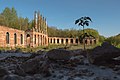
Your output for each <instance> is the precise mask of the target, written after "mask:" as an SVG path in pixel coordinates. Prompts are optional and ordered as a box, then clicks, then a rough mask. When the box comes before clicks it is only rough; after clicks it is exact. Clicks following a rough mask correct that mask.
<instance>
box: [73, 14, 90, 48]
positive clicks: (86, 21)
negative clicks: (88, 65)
mask: <svg viewBox="0 0 120 80" xmlns="http://www.w3.org/2000/svg"><path fill="white" fill-rule="evenodd" d="M90 21H91V22H92V20H91V18H90V17H86V16H85V17H81V18H79V19H77V20H75V24H78V26H82V27H83V40H84V50H85V39H84V38H85V34H86V33H85V31H84V26H85V25H86V26H89V22H90Z"/></svg>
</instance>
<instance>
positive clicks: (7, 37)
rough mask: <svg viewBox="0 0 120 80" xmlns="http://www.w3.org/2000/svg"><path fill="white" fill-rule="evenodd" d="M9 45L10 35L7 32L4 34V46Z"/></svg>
mask: <svg viewBox="0 0 120 80" xmlns="http://www.w3.org/2000/svg"><path fill="white" fill-rule="evenodd" d="M9 43H10V35H9V32H7V33H6V44H9Z"/></svg>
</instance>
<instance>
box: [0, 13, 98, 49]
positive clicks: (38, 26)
mask: <svg viewBox="0 0 120 80" xmlns="http://www.w3.org/2000/svg"><path fill="white" fill-rule="evenodd" d="M34 24H35V25H34V27H33V28H32V29H31V30H26V31H22V30H17V29H13V28H9V27H6V26H0V47H38V46H48V45H49V44H57V45H59V44H65V45H66V44H70V45H73V44H74V45H78V44H80V42H79V39H78V38H62V37H49V36H48V34H47V27H48V25H47V23H46V19H45V18H44V17H42V16H41V15H40V13H39V12H35V14H34ZM96 42H97V40H96V39H95V38H88V37H86V38H85V43H86V45H89V44H95V43H96Z"/></svg>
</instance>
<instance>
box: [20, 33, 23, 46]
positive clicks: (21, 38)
mask: <svg viewBox="0 0 120 80" xmlns="http://www.w3.org/2000/svg"><path fill="white" fill-rule="evenodd" d="M20 43H21V44H23V35H22V34H21V35H20Z"/></svg>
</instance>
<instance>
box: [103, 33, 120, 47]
mask: <svg viewBox="0 0 120 80" xmlns="http://www.w3.org/2000/svg"><path fill="white" fill-rule="evenodd" d="M105 41H107V42H109V43H111V44H112V45H114V46H117V47H119V48H120V34H118V35H116V36H112V37H109V38H107V39H106V40H105Z"/></svg>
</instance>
